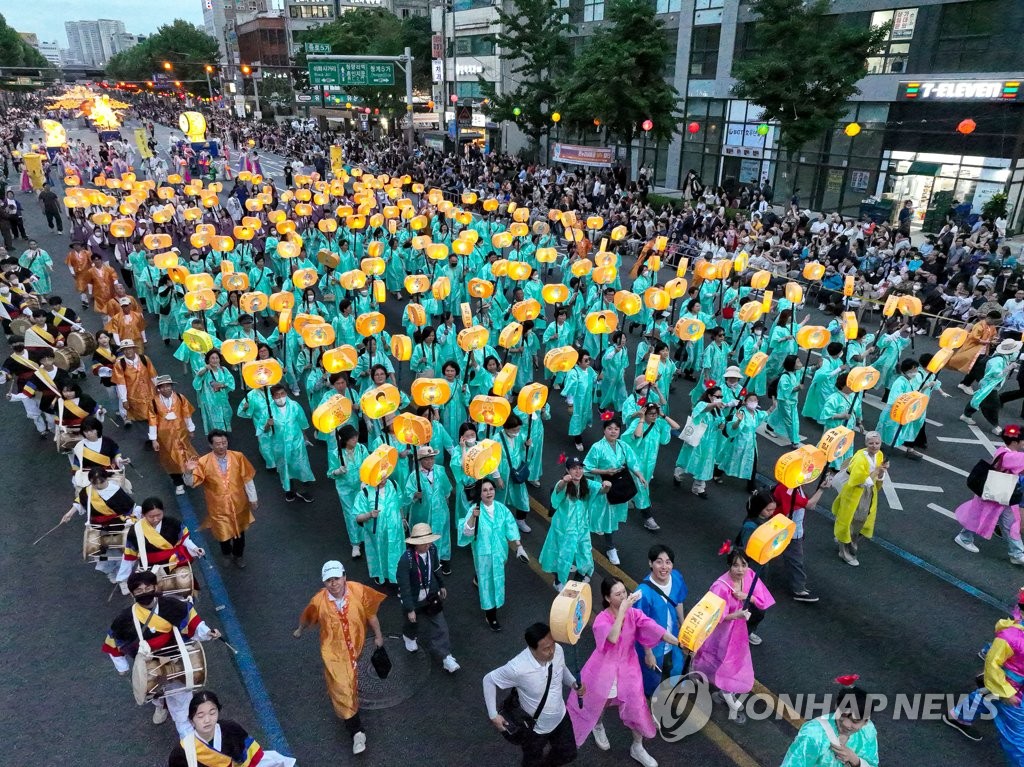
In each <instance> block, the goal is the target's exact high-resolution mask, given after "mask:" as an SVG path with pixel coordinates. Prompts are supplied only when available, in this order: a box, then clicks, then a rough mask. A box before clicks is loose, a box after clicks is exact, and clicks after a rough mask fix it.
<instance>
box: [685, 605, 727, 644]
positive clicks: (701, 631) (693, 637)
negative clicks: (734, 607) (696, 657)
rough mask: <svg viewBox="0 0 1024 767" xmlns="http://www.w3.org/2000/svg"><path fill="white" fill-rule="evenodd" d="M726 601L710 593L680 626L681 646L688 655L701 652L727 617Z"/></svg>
mask: <svg viewBox="0 0 1024 767" xmlns="http://www.w3.org/2000/svg"><path fill="white" fill-rule="evenodd" d="M726 612H727V607H726V604H725V600H724V599H722V598H721V597H720V596H718V594H715V593H713V592H711V591H709V592H708V593H707V594H705V595H704V596H703V597H702V598H701V600H700V601H699V602H698V603H697V604H696V605H694V606H693V607H692V608H691V609H690V612H688V613H687V614H686V618H685V619H684V620H683V622H682V623H681V624H680V626H679V636H678V639H679V646H680V647H682V648H683V649H685V650H686V652H688V653H691V654H692V653H695V652H697V650H699V649H700V648H701V647H702V646H703V645H704V643H705V642H706V641H707V639H708V637H709V636H711V634H712V633H713V632H714V630H715V629H716V628H718V624H719V623H721V622H722V618H724V617H725V614H726Z"/></svg>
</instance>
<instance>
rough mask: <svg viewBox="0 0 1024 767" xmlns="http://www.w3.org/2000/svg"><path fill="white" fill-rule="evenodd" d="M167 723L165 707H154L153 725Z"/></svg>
mask: <svg viewBox="0 0 1024 767" xmlns="http://www.w3.org/2000/svg"><path fill="white" fill-rule="evenodd" d="M166 721H167V706H156V707H155V708H154V709H153V724H163V723H164V722H166Z"/></svg>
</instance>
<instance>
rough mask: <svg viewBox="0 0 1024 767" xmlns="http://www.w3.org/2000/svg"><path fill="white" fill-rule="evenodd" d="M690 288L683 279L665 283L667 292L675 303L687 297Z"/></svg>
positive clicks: (678, 278)
mask: <svg viewBox="0 0 1024 767" xmlns="http://www.w3.org/2000/svg"><path fill="white" fill-rule="evenodd" d="M689 288H690V285H689V283H688V282H687V281H686V280H685V279H683V278H682V277H675V278H674V279H671V280H669V281H668V282H666V283H665V292H666V293H668V297H669V298H671V299H672V300H673V301H674V300H675V299H677V298H682V297H683V296H685V295H686V291H687V290H689Z"/></svg>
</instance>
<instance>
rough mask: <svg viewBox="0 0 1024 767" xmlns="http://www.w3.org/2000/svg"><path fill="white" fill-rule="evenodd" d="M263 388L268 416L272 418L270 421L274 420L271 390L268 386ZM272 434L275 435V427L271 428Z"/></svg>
mask: <svg viewBox="0 0 1024 767" xmlns="http://www.w3.org/2000/svg"><path fill="white" fill-rule="evenodd" d="M261 388H262V389H263V394H264V396H265V397H266V398H267V416H268V417H269V418H270V420H274V417H273V416H272V415H271V413H272V412H273V411H272V410H271V409H270V389H268V388H267V387H266V386H263V387H261ZM270 433H271V434H273V433H274V427H273V426H271V427H270Z"/></svg>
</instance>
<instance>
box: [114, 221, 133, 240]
mask: <svg viewBox="0 0 1024 767" xmlns="http://www.w3.org/2000/svg"><path fill="white" fill-rule="evenodd" d="M134 232H135V222H134V221H132V220H131V219H130V218H119V219H117V220H116V221H111V222H110V236H111V237H118V238H124V237H131V236H132V234H133V233H134Z"/></svg>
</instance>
